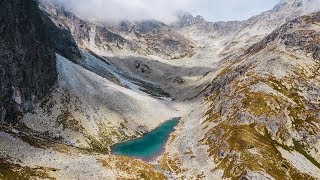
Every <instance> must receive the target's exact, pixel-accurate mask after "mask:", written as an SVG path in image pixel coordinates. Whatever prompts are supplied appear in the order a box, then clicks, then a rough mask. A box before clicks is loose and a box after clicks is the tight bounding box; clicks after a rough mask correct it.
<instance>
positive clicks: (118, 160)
mask: <svg viewBox="0 0 320 180" xmlns="http://www.w3.org/2000/svg"><path fill="white" fill-rule="evenodd" d="M97 161H98V162H99V163H100V164H101V165H102V166H104V167H106V168H108V169H116V170H118V171H120V172H122V173H119V174H118V177H117V179H146V180H149V179H150V180H154V179H167V177H166V176H165V175H164V174H162V173H160V172H158V171H157V170H156V169H155V167H154V166H152V165H150V164H148V163H146V162H143V161H141V160H137V159H133V158H128V157H122V156H112V157H109V158H106V159H97ZM111 162H112V163H111ZM123 173H125V174H123Z"/></svg>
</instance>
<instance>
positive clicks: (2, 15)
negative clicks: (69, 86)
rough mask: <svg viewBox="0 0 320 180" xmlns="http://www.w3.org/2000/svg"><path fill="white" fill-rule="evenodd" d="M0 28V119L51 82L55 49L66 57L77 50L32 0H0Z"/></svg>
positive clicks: (26, 107)
mask: <svg viewBox="0 0 320 180" xmlns="http://www.w3.org/2000/svg"><path fill="white" fill-rule="evenodd" d="M0 32H1V33H0V120H6V121H14V119H15V118H17V117H18V116H20V115H19V114H20V113H21V112H23V111H26V110H29V109H30V108H31V106H32V104H33V103H34V102H36V101H38V100H39V99H41V98H43V97H44V96H45V95H46V94H47V93H48V92H49V91H50V89H51V88H52V87H53V86H54V84H55V82H56V79H57V72H56V64H55V59H56V57H55V52H58V53H61V54H63V55H66V56H67V57H70V59H76V58H78V57H80V53H79V50H78V48H77V47H76V45H75V43H74V41H72V37H71V36H70V34H68V32H67V31H65V30H61V29H59V28H57V27H56V26H55V25H54V24H53V23H52V22H51V20H50V19H49V18H48V17H47V16H45V15H44V14H43V13H42V12H41V11H40V10H39V8H38V6H37V3H36V2H35V1H34V0H4V1H1V7H0Z"/></svg>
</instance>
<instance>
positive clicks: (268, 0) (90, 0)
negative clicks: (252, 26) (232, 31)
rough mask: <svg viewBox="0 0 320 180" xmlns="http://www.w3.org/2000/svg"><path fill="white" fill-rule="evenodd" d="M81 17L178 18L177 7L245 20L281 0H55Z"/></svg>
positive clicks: (213, 17) (207, 15) (212, 17)
mask: <svg viewBox="0 0 320 180" xmlns="http://www.w3.org/2000/svg"><path fill="white" fill-rule="evenodd" d="M55 1H60V2H62V3H63V4H64V5H65V6H66V7H67V8H69V9H70V10H72V11H73V12H75V13H77V14H78V15H80V16H83V17H87V18H95V19H100V20H114V21H118V20H143V19H157V20H161V21H172V20H174V16H173V15H174V13H175V12H176V11H177V10H185V11H188V12H191V13H192V14H193V15H202V16H204V17H205V18H206V19H207V20H210V21H226V20H243V19H247V18H249V17H251V16H252V15H256V14H259V13H260V12H262V11H265V10H269V9H271V8H272V7H273V6H275V5H276V4H277V3H278V2H279V0H55Z"/></svg>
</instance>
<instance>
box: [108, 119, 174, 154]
mask: <svg viewBox="0 0 320 180" xmlns="http://www.w3.org/2000/svg"><path fill="white" fill-rule="evenodd" d="M179 120H180V118H173V119H170V120H168V121H166V122H164V123H163V124H161V125H160V126H159V127H157V128H156V129H154V130H152V131H150V132H148V133H146V134H144V135H143V136H142V137H141V138H137V139H133V140H129V141H126V142H123V143H119V144H115V145H113V146H112V147H111V150H112V153H113V154H115V155H122V156H129V157H135V158H140V159H145V160H147V159H151V158H153V157H155V156H157V155H159V154H160V153H161V151H162V150H163V149H164V146H165V144H166V142H167V141H168V139H169V136H170V133H171V132H172V131H173V130H174V127H175V126H176V125H177V124H178V122H179Z"/></svg>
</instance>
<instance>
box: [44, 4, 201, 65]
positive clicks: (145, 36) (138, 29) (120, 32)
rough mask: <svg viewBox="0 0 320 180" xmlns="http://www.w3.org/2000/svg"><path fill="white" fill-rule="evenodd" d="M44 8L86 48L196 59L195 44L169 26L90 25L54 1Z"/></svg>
mask: <svg viewBox="0 0 320 180" xmlns="http://www.w3.org/2000/svg"><path fill="white" fill-rule="evenodd" d="M40 2H41V8H42V9H43V10H44V11H46V12H48V13H49V14H50V15H51V16H50V17H51V19H52V20H53V21H54V22H56V24H59V25H60V26H64V27H66V28H68V29H70V30H71V33H72V35H73V37H74V39H75V40H76V42H77V44H78V45H79V46H80V47H82V48H83V49H90V50H91V51H100V52H101V51H103V52H104V53H105V54H108V55H128V54H138V55H144V56H146V55H155V56H159V57H162V58H164V59H181V58H184V57H191V56H193V54H194V53H195V52H194V44H193V43H192V42H191V41H190V40H188V39H187V38H185V37H183V36H182V35H181V34H179V33H178V32H176V31H175V30H173V29H172V28H170V27H169V26H168V25H166V24H164V23H162V22H159V21H155V20H149V21H142V22H120V23H101V22H90V21H87V20H84V19H81V18H79V17H77V16H76V15H74V14H72V13H70V12H68V11H66V10H65V9H64V8H63V7H60V6H59V5H55V4H54V3H52V2H51V1H48V0H41V1H40Z"/></svg>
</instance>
